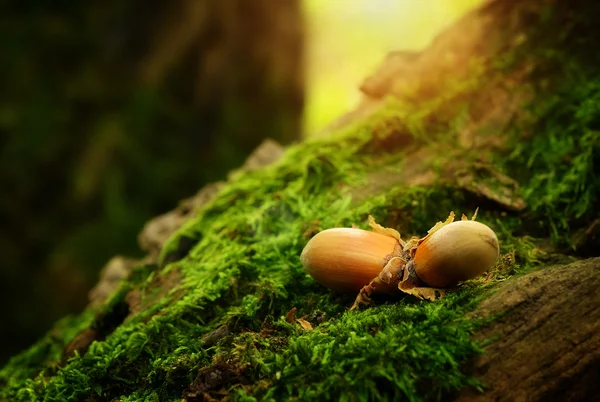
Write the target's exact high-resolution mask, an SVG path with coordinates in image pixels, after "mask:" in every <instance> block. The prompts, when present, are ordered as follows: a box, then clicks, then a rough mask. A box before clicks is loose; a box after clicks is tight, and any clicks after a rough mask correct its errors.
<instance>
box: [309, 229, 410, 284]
mask: <svg viewBox="0 0 600 402" xmlns="http://www.w3.org/2000/svg"><path fill="white" fill-rule="evenodd" d="M400 252H401V248H400V244H399V243H398V241H397V240H396V239H394V238H393V237H390V236H385V235H382V234H379V233H375V232H369V231H366V230H362V229H353V228H333V229H327V230H324V231H322V232H319V233H317V234H316V235H315V236H314V237H313V238H312V239H310V241H309V242H308V244H307V245H306V247H304V250H302V254H301V256H300V260H301V261H302V264H303V265H304V267H305V268H306V270H307V271H308V273H309V274H310V276H312V277H313V278H314V279H315V280H316V281H317V282H319V283H320V284H322V285H324V286H326V287H328V288H330V289H332V290H336V291H339V292H358V291H359V290H360V289H361V288H362V287H363V286H365V285H367V284H369V282H370V281H371V280H372V279H373V278H375V277H376V276H377V275H379V273H380V272H381V270H382V269H383V267H384V266H385V264H386V263H387V262H388V261H389V260H390V259H391V258H392V257H395V256H399V255H400ZM395 289H396V287H395V286H393V285H389V286H382V287H381V289H378V291H382V292H392V291H394V290H395Z"/></svg>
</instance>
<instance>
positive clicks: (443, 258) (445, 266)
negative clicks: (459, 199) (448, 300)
mask: <svg viewBox="0 0 600 402" xmlns="http://www.w3.org/2000/svg"><path fill="white" fill-rule="evenodd" d="M499 253H500V250H499V247H498V238H497V237H496V234H495V233H494V231H493V230H492V229H490V228H489V227H488V226H486V225H484V224H483V223H480V222H475V221H467V220H464V221H457V222H453V223H450V224H448V225H446V226H444V227H442V228H441V229H439V230H438V231H436V232H434V233H432V234H431V235H429V236H428V237H426V238H425V239H424V240H423V242H422V243H420V244H419V245H418V246H417V250H416V253H415V257H414V266H415V272H416V274H417V276H418V277H419V279H420V280H422V281H423V282H425V283H426V284H427V285H429V286H431V287H435V288H448V287H453V286H455V285H457V284H458V282H461V281H465V280H468V279H472V278H475V277H476V276H478V275H480V274H482V273H483V272H485V271H487V270H488V269H490V268H491V267H492V266H493V265H494V264H495V263H496V260H497V259H498V256H499Z"/></svg>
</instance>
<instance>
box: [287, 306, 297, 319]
mask: <svg viewBox="0 0 600 402" xmlns="http://www.w3.org/2000/svg"><path fill="white" fill-rule="evenodd" d="M295 318H296V307H292V308H291V310H290V311H288V313H287V314H286V316H285V321H286V322H290V323H291V322H294V319H295Z"/></svg>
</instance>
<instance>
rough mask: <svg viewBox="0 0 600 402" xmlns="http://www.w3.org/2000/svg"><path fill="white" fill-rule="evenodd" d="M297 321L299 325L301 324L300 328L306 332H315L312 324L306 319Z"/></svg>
mask: <svg viewBox="0 0 600 402" xmlns="http://www.w3.org/2000/svg"><path fill="white" fill-rule="evenodd" d="M296 321H297V322H298V324H300V326H301V327H302V329H303V330H305V331H312V330H313V326H312V324H311V323H310V322H308V321H306V320H305V319H302V318H298V319H297V320H296Z"/></svg>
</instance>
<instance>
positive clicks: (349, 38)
mask: <svg viewBox="0 0 600 402" xmlns="http://www.w3.org/2000/svg"><path fill="white" fill-rule="evenodd" d="M482 1H483V0H328V1H322V0H286V1H277V0H252V1H247V0H227V1H217V0H176V1H170V2H164V1H156V0H143V1H142V0H103V1H99V0H90V1H87V2H81V1H75V0H55V1H52V2H50V1H45V0H23V1H19V2H17V1H12V2H11V1H9V0H0V48H1V49H2V51H1V52H0V80H1V81H0V82H1V83H2V86H1V92H0V256H1V257H0V303H1V304H0V305H1V306H2V307H3V308H2V309H1V310H0V364H2V363H4V362H5V361H6V359H7V358H8V357H9V356H10V355H13V354H15V353H17V352H19V351H20V350H22V349H23V348H25V347H27V346H28V345H29V344H31V343H32V342H33V341H35V339H36V338H38V337H39V336H41V335H42V334H43V333H44V332H45V331H47V330H48V329H49V328H50V327H51V325H52V323H53V322H54V321H55V320H56V319H58V318H60V317H62V316H64V315H66V314H72V313H77V312H79V311H81V310H82V309H83V308H84V307H85V305H86V304H87V294H88V291H89V290H90V288H91V287H92V286H93V285H94V283H95V282H96V281H97V278H98V272H99V271H100V269H101V268H102V266H103V265H104V264H105V263H106V262H107V261H108V260H109V259H110V257H112V256H114V255H116V254H121V255H126V256H131V257H141V256H142V252H141V250H140V249H139V247H138V245H137V234H138V233H139V231H140V230H141V228H142V226H143V225H144V223H145V222H146V221H147V220H149V219H150V218H152V217H153V216H156V215H159V214H162V213H165V212H167V211H168V210H170V209H172V208H174V207H175V206H176V205H177V201H178V200H180V199H182V198H185V197H188V196H191V195H193V194H194V193H195V192H196V191H197V190H198V189H200V188H201V187H202V186H203V185H205V184H207V183H209V182H212V181H216V180H221V179H224V178H225V177H226V175H227V172H229V171H230V170H231V169H234V168H236V167H239V166H240V165H241V164H242V163H243V161H244V159H245V158H246V156H247V155H248V154H249V153H250V152H251V151H252V150H253V149H254V148H255V147H256V146H258V145H259V144H260V143H261V142H262V140H263V139H265V138H272V139H275V140H276V141H278V142H280V143H281V144H284V145H288V144H291V143H293V142H296V141H299V140H301V138H302V137H304V136H307V135H313V133H316V132H318V131H319V129H320V128H322V127H323V126H325V125H326V124H327V123H329V122H330V121H331V120H333V119H334V118H335V117H337V116H339V115H340V114H342V113H343V112H345V111H347V110H349V109H350V108H351V107H352V106H353V105H355V104H356V103H357V101H358V99H359V97H360V93H359V91H358V87H359V84H360V82H361V81H362V79H363V78H365V77H366V76H367V75H368V74H370V73H371V72H372V71H373V70H374V69H375V68H376V67H377V65H378V64H379V63H380V62H381V60H382V59H383V57H384V56H385V55H386V54H387V53H388V52H389V51H391V50H399V49H407V50H417V51H418V50H419V49H422V48H424V47H425V46H426V45H427V44H428V43H429V42H430V41H431V40H432V39H433V38H434V37H435V35H436V34H437V33H438V32H439V31H440V30H442V29H443V28H444V27H445V26H447V25H448V24H450V23H452V21H454V20H455V19H456V18H459V17H460V16H461V15H463V14H464V13H465V12H467V11H468V10H469V9H470V8H472V7H474V6H476V5H477V4H479V3H481V2H482ZM465 35H468V33H465Z"/></svg>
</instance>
